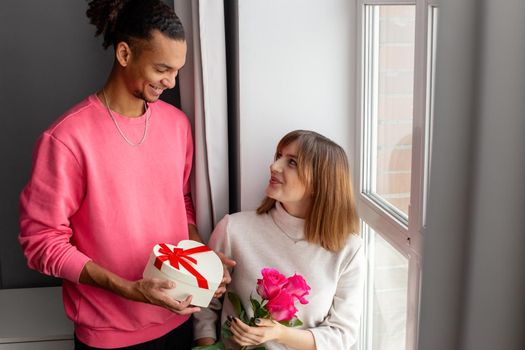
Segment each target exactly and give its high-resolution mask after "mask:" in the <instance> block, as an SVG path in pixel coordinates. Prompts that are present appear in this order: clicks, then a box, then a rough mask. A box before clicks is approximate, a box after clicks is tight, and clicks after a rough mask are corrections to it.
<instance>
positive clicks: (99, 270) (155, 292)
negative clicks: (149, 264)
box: [79, 261, 200, 315]
mask: <svg viewBox="0 0 525 350" xmlns="http://www.w3.org/2000/svg"><path fill="white" fill-rule="evenodd" d="M79 282H80V283H83V284H88V285H91V286H95V287H99V288H103V289H106V290H108V291H110V292H113V293H115V294H117V295H120V296H121V297H124V298H126V299H129V300H134V301H141V302H143V303H148V304H153V305H158V306H162V307H164V308H166V309H168V310H171V311H173V312H175V313H177V314H179V315H189V314H192V313H194V312H197V311H200V308H198V307H193V306H192V307H190V306H189V305H190V303H191V296H188V297H187V298H186V299H184V300H182V301H179V300H175V299H174V298H172V297H171V296H170V295H169V294H168V293H167V291H166V290H167V289H170V288H174V287H175V282H173V281H168V280H162V279H156V278H145V279H141V280H138V281H129V280H127V279H124V278H122V277H120V276H118V275H116V274H114V273H113V272H111V271H109V270H106V269H105V268H103V267H102V266H100V265H98V264H96V263H94V262H93V261H88V262H87V263H86V265H85V266H84V268H83V269H82V272H81V273H80V281H79Z"/></svg>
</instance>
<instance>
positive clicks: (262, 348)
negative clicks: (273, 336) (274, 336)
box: [252, 346, 266, 350]
mask: <svg viewBox="0 0 525 350" xmlns="http://www.w3.org/2000/svg"><path fill="white" fill-rule="evenodd" d="M252 350H266V348H265V347H264V346H259V347H257V348H253V349H252Z"/></svg>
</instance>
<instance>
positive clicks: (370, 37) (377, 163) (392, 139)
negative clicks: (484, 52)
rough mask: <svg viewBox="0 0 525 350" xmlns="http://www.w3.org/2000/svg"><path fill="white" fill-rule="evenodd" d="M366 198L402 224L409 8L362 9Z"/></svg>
mask: <svg viewBox="0 0 525 350" xmlns="http://www.w3.org/2000/svg"><path fill="white" fill-rule="evenodd" d="M367 7H368V11H369V15H368V16H367V17H366V21H370V22H371V23H367V24H365V33H366V34H365V35H366V36H367V38H366V39H365V42H366V45H369V48H368V52H369V55H368V56H367V60H368V62H367V63H366V64H367V66H368V70H367V75H366V79H367V80H368V82H367V83H366V84H367V86H369V89H368V91H369V95H368V96H367V97H366V98H367V101H366V102H365V103H368V108H366V111H368V113H369V116H368V118H367V120H368V123H369V125H368V126H367V128H368V130H370V133H371V135H369V142H370V144H369V146H368V149H369V154H368V155H367V157H370V158H371V159H369V161H368V162H367V164H369V166H370V167H371V168H370V169H369V171H368V174H369V180H368V181H369V186H368V188H367V190H368V193H369V194H372V195H373V196H374V197H378V199H380V202H381V203H383V204H385V205H387V206H388V207H390V208H392V209H394V210H395V211H397V212H398V213H399V214H401V215H402V216H404V217H405V218H408V206H409V203H410V175H411V171H410V169H411V161H412V120H413V86H414V40H415V6H414V5H380V6H367Z"/></svg>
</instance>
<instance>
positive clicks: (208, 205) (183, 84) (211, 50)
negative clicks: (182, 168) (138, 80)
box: [175, 0, 229, 240]
mask: <svg viewBox="0 0 525 350" xmlns="http://www.w3.org/2000/svg"><path fill="white" fill-rule="evenodd" d="M175 12H176V13H177V14H178V15H179V17H180V19H181V21H182V23H183V25H184V29H185V31H186V40H187V43H188V54H187V57H186V65H185V66H184V68H183V69H182V70H181V72H180V75H179V84H180V86H179V88H180V91H181V105H182V109H183V110H184V112H185V113H186V114H187V115H188V117H189V118H190V120H191V121H192V124H193V131H194V144H195V157H194V163H193V176H192V193H193V201H194V203H195V209H196V211H197V227H198V229H199V232H200V234H201V236H202V237H203V239H204V240H207V239H208V238H209V235H210V233H211V231H212V230H213V227H214V226H215V224H217V222H218V221H219V220H220V219H221V218H222V217H223V216H224V215H225V214H227V213H228V210H229V194H228V193H229V188H228V120H227V91H226V44H225V28H224V3H223V1H222V0H192V1H190V0H180V1H175Z"/></svg>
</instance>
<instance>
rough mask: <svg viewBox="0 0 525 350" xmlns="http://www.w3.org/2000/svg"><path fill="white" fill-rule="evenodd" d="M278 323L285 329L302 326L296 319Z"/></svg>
mask: <svg viewBox="0 0 525 350" xmlns="http://www.w3.org/2000/svg"><path fill="white" fill-rule="evenodd" d="M279 323H280V324H282V325H283V326H286V327H299V326H302V325H303V322H302V321H301V320H300V319H298V318H297V317H294V318H292V319H291V320H289V321H280V322H279Z"/></svg>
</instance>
